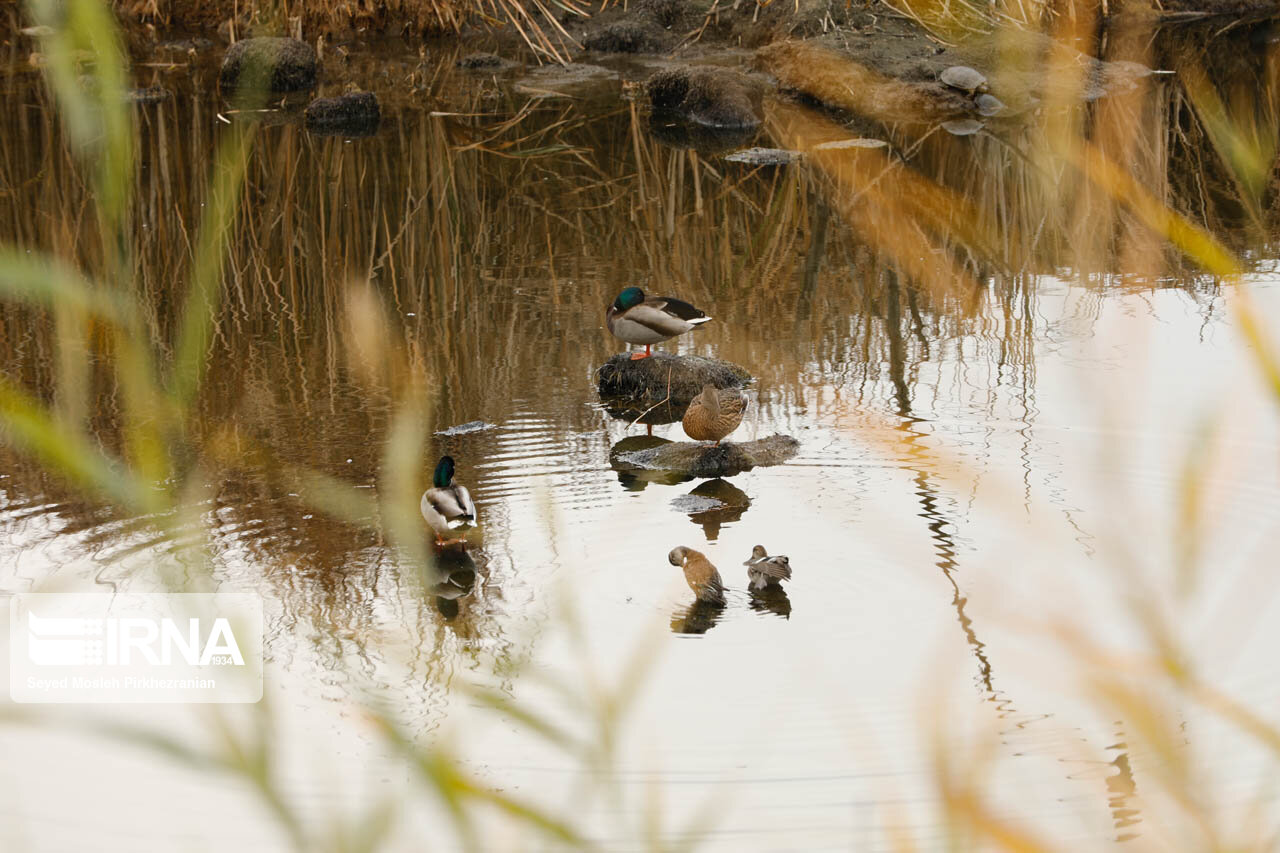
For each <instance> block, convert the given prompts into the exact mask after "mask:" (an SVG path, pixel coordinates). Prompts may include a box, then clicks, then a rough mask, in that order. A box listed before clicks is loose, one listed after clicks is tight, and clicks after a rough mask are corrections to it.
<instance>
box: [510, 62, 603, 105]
mask: <svg viewBox="0 0 1280 853" xmlns="http://www.w3.org/2000/svg"><path fill="white" fill-rule="evenodd" d="M617 86H618V72H617V71H614V70H612V69H610V68H601V67H600V66H599V65H590V64H587V63H585V62H570V63H569V64H568V65H560V64H558V63H553V64H551V65H543V66H542V67H540V68H535V69H533V70H532V71H530V72H529V73H528V74H526V75H525V76H523V77H521V78H520V79H519V80H517V81H516V85H515V88H516V91H518V92H521V93H523V94H528V95H533V96H535V97H556V96H558V97H564V98H571V97H587V96H589V95H594V94H596V93H601V94H603V93H604V92H606V91H609V92H613V91H615V90H616V89H617Z"/></svg>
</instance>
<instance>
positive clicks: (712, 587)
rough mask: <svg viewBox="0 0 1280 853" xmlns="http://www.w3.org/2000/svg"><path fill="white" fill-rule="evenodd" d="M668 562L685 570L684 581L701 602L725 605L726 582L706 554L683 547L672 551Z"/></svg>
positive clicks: (668, 556)
mask: <svg viewBox="0 0 1280 853" xmlns="http://www.w3.org/2000/svg"><path fill="white" fill-rule="evenodd" d="M667 560H668V562H670V563H671V565H673V566H680V567H681V568H683V569H684V579H685V580H686V581H688V583H689V589H691V590H693V594H694V595H696V596H697V597H698V600H699V601H705V602H706V603H708V604H724V581H722V580H720V573H719V572H718V571H716V567H715V566H713V565H711V561H710V560H708V559H707V555H706V554H703V553H702V552H701V551H695V550H693V549H692V548H686V547H684V546H683V545H681V546H679V547H677V548H672V549H671V553H670V554H668V555H667Z"/></svg>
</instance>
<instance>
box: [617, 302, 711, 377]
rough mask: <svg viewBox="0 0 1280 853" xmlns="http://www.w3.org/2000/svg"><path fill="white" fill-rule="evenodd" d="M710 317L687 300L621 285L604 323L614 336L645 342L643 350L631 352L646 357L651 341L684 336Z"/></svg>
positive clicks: (653, 342)
mask: <svg viewBox="0 0 1280 853" xmlns="http://www.w3.org/2000/svg"><path fill="white" fill-rule="evenodd" d="M710 319H711V318H710V317H708V316H707V315H706V314H704V313H702V312H701V311H699V310H698V309H697V308H694V307H693V306H692V305H690V304H689V303H688V302H681V301H680V300H679V299H674V298H672V297H670V296H649V297H646V296H645V295H644V291H643V290H641V289H640V288H638V287H627V288H623V290H622V292H621V293H619V294H618V298H617V299H615V300H613V304H612V305H610V306H609V310H608V311H606V312H605V315H604V323H605V325H606V326H608V327H609V331H610V333H612V334H613V336H614V337H615V338H620V339H621V340H624V341H626V342H627V343H629V344H644V352H642V353H641V352H637V353H634V354H632V356H631V358H632V360H635V359H638V358H648V357H649V356H651V355H653V345H654V344H656V343H659V342H661V341H665V340H667V339H668V338H674V337H675V336H676V335H683V334H684V333H685V332H687V331H689V330H690V329H696V328H697V327H698V326H700V325H702V324H703V323H705V322H707V321H708V320H710Z"/></svg>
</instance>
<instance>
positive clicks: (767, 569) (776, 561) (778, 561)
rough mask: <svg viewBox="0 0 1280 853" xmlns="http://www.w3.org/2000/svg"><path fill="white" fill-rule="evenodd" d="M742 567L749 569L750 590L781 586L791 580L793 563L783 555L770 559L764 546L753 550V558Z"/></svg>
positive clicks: (758, 546)
mask: <svg viewBox="0 0 1280 853" xmlns="http://www.w3.org/2000/svg"><path fill="white" fill-rule="evenodd" d="M742 565H744V566H746V567H747V581H748V584H747V587H748V588H749V589H764V588H765V587H768V586H780V585H781V584H782V582H783V581H789V580H791V561H790V560H788V559H787V558H786V557H784V556H782V555H781V554H778V555H776V556H773V557H770V556H769V552H768V551H766V550H765V549H764V546H763V545H757V546H756V547H754V548H752V549H751V558H750V559H748V560H747V561H746V562H745V563H743V564H742Z"/></svg>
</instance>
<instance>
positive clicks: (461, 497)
mask: <svg viewBox="0 0 1280 853" xmlns="http://www.w3.org/2000/svg"><path fill="white" fill-rule="evenodd" d="M453 491H454V494H455V495H457V498H458V506H459V508H460V509H461V510H462V514H463V515H465V516H466V517H467V518H468V519H470V520H472V521H475V519H476V504H475V501H473V500H471V492H469V491H467V487H466V486H454V487H453Z"/></svg>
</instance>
